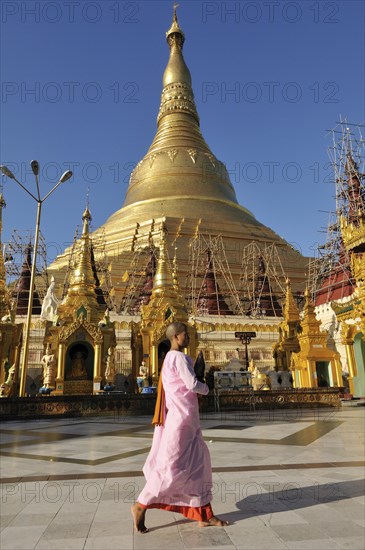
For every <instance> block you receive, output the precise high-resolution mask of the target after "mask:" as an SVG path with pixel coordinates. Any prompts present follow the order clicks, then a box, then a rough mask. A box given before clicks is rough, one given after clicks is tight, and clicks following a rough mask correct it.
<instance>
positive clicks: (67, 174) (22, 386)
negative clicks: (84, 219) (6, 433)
mask: <svg viewBox="0 0 365 550" xmlns="http://www.w3.org/2000/svg"><path fill="white" fill-rule="evenodd" d="M30 165H31V167H32V172H33V174H34V175H35V180H36V185H37V196H35V195H33V193H31V192H30V191H29V190H28V189H27V188H26V187H25V186H24V185H23V184H22V183H21V182H20V181H18V180H17V178H16V177H15V176H14V174H13V172H11V171H10V170H9V168H7V167H6V166H0V170H1V172H2V173H3V174H4V175H5V176H7V177H8V178H10V179H12V180H14V181H16V183H17V184H18V185H20V187H21V188H22V189H24V191H25V192H26V193H28V195H30V196H31V197H32V199H34V200H35V201H36V203H37V217H36V223H35V234H34V245H33V263H32V271H31V275H30V289H29V301H28V312H27V319H26V322H25V337H24V348H23V358H22V372H21V376H20V387H19V397H24V396H25V381H26V371H27V366H28V352H29V334H30V323H31V318H32V306H33V297H34V279H35V272H36V260H37V253H38V239H39V228H40V222H41V212H42V204H43V203H44V201H45V200H46V199H48V197H49V196H50V195H51V194H52V193H53V191H55V190H56V189H57V187H58V186H59V185H61V183H64V182H65V181H67V180H69V179H70V178H71V177H72V172H71V170H67V171H66V172H64V173H63V174H62V176H61V177H60V179H59V181H58V182H57V183H56V185H55V186H54V187H53V188H52V189H51V190H50V191H49V192H48V193H47V194H46V195H45V196H44V197H43V199H41V195H40V190H39V181H38V175H39V164H38V161H36V160H32V162H31V163H30Z"/></svg>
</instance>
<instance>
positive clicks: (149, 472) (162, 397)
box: [132, 323, 227, 533]
mask: <svg viewBox="0 0 365 550" xmlns="http://www.w3.org/2000/svg"><path fill="white" fill-rule="evenodd" d="M166 336H167V338H168V339H169V340H170V342H171V349H170V351H169V352H168V353H167V355H166V357H165V361H164V365H163V368H162V371H161V375H160V382H159V389H158V396H157V403H156V411H155V416H154V418H153V421H152V423H153V424H155V431H154V435H153V441H152V447H151V451H150V453H149V455H148V457H147V460H146V463H145V465H144V468H143V473H144V475H145V477H146V480H147V483H146V485H145V487H144V489H143V490H142V492H141V494H140V495H139V497H138V502H136V504H135V505H134V506H132V514H133V518H134V524H135V528H136V530H137V531H139V532H141V533H147V532H148V529H147V527H146V526H145V515H146V510H147V509H148V508H160V509H163V510H168V511H170V512H178V513H180V514H183V515H184V516H185V517H187V518H188V519H193V520H196V521H198V522H199V525H200V526H201V527H205V526H208V525H217V526H224V525H227V522H224V521H221V520H220V519H219V518H217V517H215V516H214V514H213V511H212V507H211V505H210V501H211V498H212V493H211V489H212V467H211V463H210V455H209V450H208V447H207V446H206V444H205V442H204V440H203V437H202V433H201V429H200V423H199V405H198V396H197V394H198V393H200V394H203V395H206V394H207V393H208V391H209V388H208V386H207V385H206V384H204V383H202V382H199V381H198V380H197V379H196V376H195V373H194V368H193V361H192V359H191V358H190V357H188V356H187V355H185V354H184V353H183V349H184V348H186V347H187V346H188V344H189V336H188V333H187V327H186V325H184V324H183V323H172V324H171V325H169V327H168V328H167V331H166Z"/></svg>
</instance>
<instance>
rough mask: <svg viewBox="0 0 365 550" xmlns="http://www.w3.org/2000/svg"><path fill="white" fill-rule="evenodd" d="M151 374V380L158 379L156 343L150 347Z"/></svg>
mask: <svg viewBox="0 0 365 550" xmlns="http://www.w3.org/2000/svg"><path fill="white" fill-rule="evenodd" d="M151 356H152V357H151V375H152V380H153V381H156V380H158V345H156V346H154V345H152V347H151Z"/></svg>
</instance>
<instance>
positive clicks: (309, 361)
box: [290, 289, 343, 388]
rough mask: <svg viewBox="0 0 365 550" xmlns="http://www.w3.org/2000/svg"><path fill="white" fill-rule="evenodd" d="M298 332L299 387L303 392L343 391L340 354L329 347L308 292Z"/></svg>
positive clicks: (296, 377)
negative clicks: (332, 388) (306, 389)
mask: <svg viewBox="0 0 365 550" xmlns="http://www.w3.org/2000/svg"><path fill="white" fill-rule="evenodd" d="M302 315H303V319H302V320H301V321H300V330H298V332H297V338H298V343H299V348H300V351H299V352H294V353H292V354H291V366H290V369H291V370H292V371H293V374H294V380H295V386H296V387H299V388H321V387H341V386H342V385H343V383H342V372H341V363H340V355H339V353H337V352H335V351H333V350H331V349H329V348H328V347H327V339H328V333H327V331H323V330H321V321H319V320H318V319H317V318H316V314H315V311H314V305H313V304H312V303H311V300H310V297H309V291H308V289H306V291H305V304H304V309H303V312H302Z"/></svg>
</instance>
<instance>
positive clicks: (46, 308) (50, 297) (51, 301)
mask: <svg viewBox="0 0 365 550" xmlns="http://www.w3.org/2000/svg"><path fill="white" fill-rule="evenodd" d="M55 286H56V282H55V280H54V277H53V275H52V278H51V284H50V285H49V287H48V290H47V294H46V295H45V297H44V300H43V304H42V312H41V319H42V321H53V319H54V317H55V316H56V313H57V307H58V304H59V303H60V301H59V300H58V299H57V298H56V296H55V294H54V291H55Z"/></svg>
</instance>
